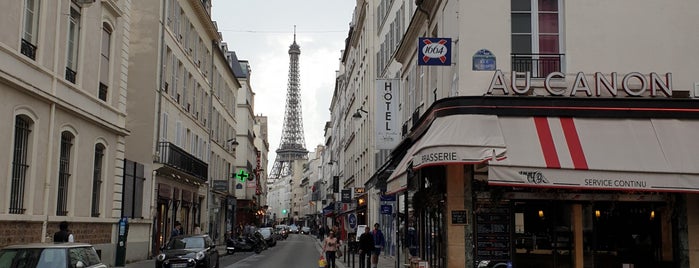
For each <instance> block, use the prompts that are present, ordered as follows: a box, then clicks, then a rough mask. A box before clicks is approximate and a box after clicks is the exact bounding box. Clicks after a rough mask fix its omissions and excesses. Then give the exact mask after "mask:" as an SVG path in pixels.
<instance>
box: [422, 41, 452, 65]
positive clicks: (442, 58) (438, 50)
mask: <svg viewBox="0 0 699 268" xmlns="http://www.w3.org/2000/svg"><path fill="white" fill-rule="evenodd" d="M417 47H418V52H417V53H418V59H417V65H438V66H439V65H441V66H450V65H451V38H440V37H437V38H426V37H421V38H419V39H418V44H417Z"/></svg>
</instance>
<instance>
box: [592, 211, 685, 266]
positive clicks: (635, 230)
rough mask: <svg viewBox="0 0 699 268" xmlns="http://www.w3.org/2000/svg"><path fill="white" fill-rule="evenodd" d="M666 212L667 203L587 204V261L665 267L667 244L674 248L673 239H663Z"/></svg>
mask: <svg viewBox="0 0 699 268" xmlns="http://www.w3.org/2000/svg"><path fill="white" fill-rule="evenodd" d="M664 211H665V207H664V206H662V205H661V204H653V203H634V202H598V203H594V204H590V205H587V206H585V207H584V209H583V230H584V232H583V236H584V238H583V241H584V242H583V248H584V259H585V263H594V267H610V266H613V267H622V266H623V265H624V264H633V265H634V266H633V267H661V260H662V259H663V258H662V255H663V254H662V253H663V250H662V248H663V246H666V248H671V247H672V246H671V245H670V243H669V242H670V241H662V224H661V223H662V222H663V220H664V218H663V217H662V215H663V214H665V213H664ZM668 226H669V224H668ZM667 231H668V232H670V230H667ZM667 257H669V258H670V259H671V256H667Z"/></svg>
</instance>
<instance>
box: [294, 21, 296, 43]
mask: <svg viewBox="0 0 699 268" xmlns="http://www.w3.org/2000/svg"><path fill="white" fill-rule="evenodd" d="M294 43H296V25H294Z"/></svg>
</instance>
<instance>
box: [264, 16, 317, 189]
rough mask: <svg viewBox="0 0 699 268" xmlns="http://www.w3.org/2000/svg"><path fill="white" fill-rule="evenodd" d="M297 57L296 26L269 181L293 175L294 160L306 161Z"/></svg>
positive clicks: (298, 50)
mask: <svg viewBox="0 0 699 268" xmlns="http://www.w3.org/2000/svg"><path fill="white" fill-rule="evenodd" d="M299 55H301V49H300V47H299V45H298V44H296V26H294V42H293V43H292V44H291V46H289V81H288V88H287V90H286V108H285V110H284V111H285V112H284V126H283V129H282V140H281V144H280V145H279V148H278V149H277V151H276V152H277V157H276V159H275V160H274V166H272V171H271V173H270V174H269V178H270V179H279V178H283V177H285V176H290V175H293V174H294V170H293V165H292V163H293V162H294V161H296V160H300V159H308V150H306V141H305V138H304V136H303V117H302V116H301V87H300V85H299Z"/></svg>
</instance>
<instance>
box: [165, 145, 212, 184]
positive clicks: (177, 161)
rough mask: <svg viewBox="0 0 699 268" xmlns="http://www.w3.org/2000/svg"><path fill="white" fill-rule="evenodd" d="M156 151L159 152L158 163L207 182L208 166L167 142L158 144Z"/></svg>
mask: <svg viewBox="0 0 699 268" xmlns="http://www.w3.org/2000/svg"><path fill="white" fill-rule="evenodd" d="M158 151H159V152H160V154H159V157H158V158H157V160H158V161H157V162H158V163H161V164H165V165H167V166H169V167H172V168H174V169H177V170H180V171H182V172H185V173H187V174H189V175H192V176H194V177H197V178H199V179H201V180H202V181H204V182H205V181H206V180H207V176H208V168H209V165H208V164H207V163H205V162H204V161H201V160H199V159H198V158H196V157H195V156H193V155H191V154H189V153H187V152H186V151H185V150H183V149H182V148H180V147H177V145H174V144H172V143H169V142H159V143H158Z"/></svg>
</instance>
